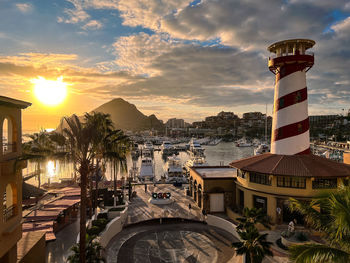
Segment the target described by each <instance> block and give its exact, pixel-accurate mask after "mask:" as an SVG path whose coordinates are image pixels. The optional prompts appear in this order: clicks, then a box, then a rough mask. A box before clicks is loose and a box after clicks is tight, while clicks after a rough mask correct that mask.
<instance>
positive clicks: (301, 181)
mask: <svg viewBox="0 0 350 263" xmlns="http://www.w3.org/2000/svg"><path fill="white" fill-rule="evenodd" d="M277 186H278V187H288V188H302V189H305V188H306V178H304V177H289V176H277Z"/></svg>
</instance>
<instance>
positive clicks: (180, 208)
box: [126, 184, 202, 224]
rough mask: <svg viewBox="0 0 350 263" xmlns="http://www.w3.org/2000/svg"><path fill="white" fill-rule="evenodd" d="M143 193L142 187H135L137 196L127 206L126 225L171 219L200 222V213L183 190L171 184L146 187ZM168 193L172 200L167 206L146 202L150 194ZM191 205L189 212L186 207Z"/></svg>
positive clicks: (143, 188)
mask: <svg viewBox="0 0 350 263" xmlns="http://www.w3.org/2000/svg"><path fill="white" fill-rule="evenodd" d="M147 188H148V189H147V192H145V187H144V185H139V186H136V187H135V189H133V190H134V191H136V192H137V196H136V197H134V198H133V200H132V202H131V203H130V204H129V211H128V218H127V222H126V224H134V223H138V222H141V221H145V220H150V219H155V218H164V217H170V218H171V217H173V218H185V219H192V220H201V219H202V213H201V211H200V209H199V208H198V207H197V205H196V204H195V202H194V201H193V200H192V198H191V197H189V196H186V195H185V194H184V189H183V187H182V188H179V187H174V186H173V185H171V184H157V185H156V186H155V187H154V186H153V185H148V186H147ZM153 192H155V193H170V194H171V198H172V199H173V200H174V202H172V203H171V204H169V205H154V204H151V203H150V202H148V200H149V199H150V198H151V197H152V193H153ZM189 204H191V210H190V209H189V208H188V205H189Z"/></svg>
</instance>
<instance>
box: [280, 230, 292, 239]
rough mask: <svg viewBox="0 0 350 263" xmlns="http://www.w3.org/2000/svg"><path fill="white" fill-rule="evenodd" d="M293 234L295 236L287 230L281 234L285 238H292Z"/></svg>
mask: <svg viewBox="0 0 350 263" xmlns="http://www.w3.org/2000/svg"><path fill="white" fill-rule="evenodd" d="M293 234H294V233H293V232H290V231H288V230H286V231H283V232H282V233H281V236H282V237H284V238H290V237H291V236H293Z"/></svg>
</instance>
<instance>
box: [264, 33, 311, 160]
mask: <svg viewBox="0 0 350 263" xmlns="http://www.w3.org/2000/svg"><path fill="white" fill-rule="evenodd" d="M314 45H315V41H313V40H309V39H290V40H284V41H280V42H277V43H274V44H272V45H271V46H269V47H268V48H267V49H268V50H269V51H270V52H272V53H274V54H273V56H272V57H270V58H269V69H270V71H271V72H273V73H274V74H275V75H276V84H275V98H274V110H273V121H272V134H271V153H274V154H284V155H294V154H309V153H310V135H309V115H308V103H307V86H306V72H307V71H308V70H309V69H310V68H311V67H312V66H313V64H314V55H313V53H311V52H306V50H307V49H309V48H312V47H313V46H314Z"/></svg>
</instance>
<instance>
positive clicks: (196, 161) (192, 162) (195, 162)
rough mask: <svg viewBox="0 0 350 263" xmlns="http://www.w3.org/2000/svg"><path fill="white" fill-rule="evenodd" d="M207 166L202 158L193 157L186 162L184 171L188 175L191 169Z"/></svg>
mask: <svg viewBox="0 0 350 263" xmlns="http://www.w3.org/2000/svg"><path fill="white" fill-rule="evenodd" d="M208 165H209V164H208V163H207V161H206V160H205V158H204V157H203V156H194V157H192V158H190V159H188V160H187V161H186V163H185V165H184V169H185V170H186V173H189V172H190V168H191V167H198V166H208Z"/></svg>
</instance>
